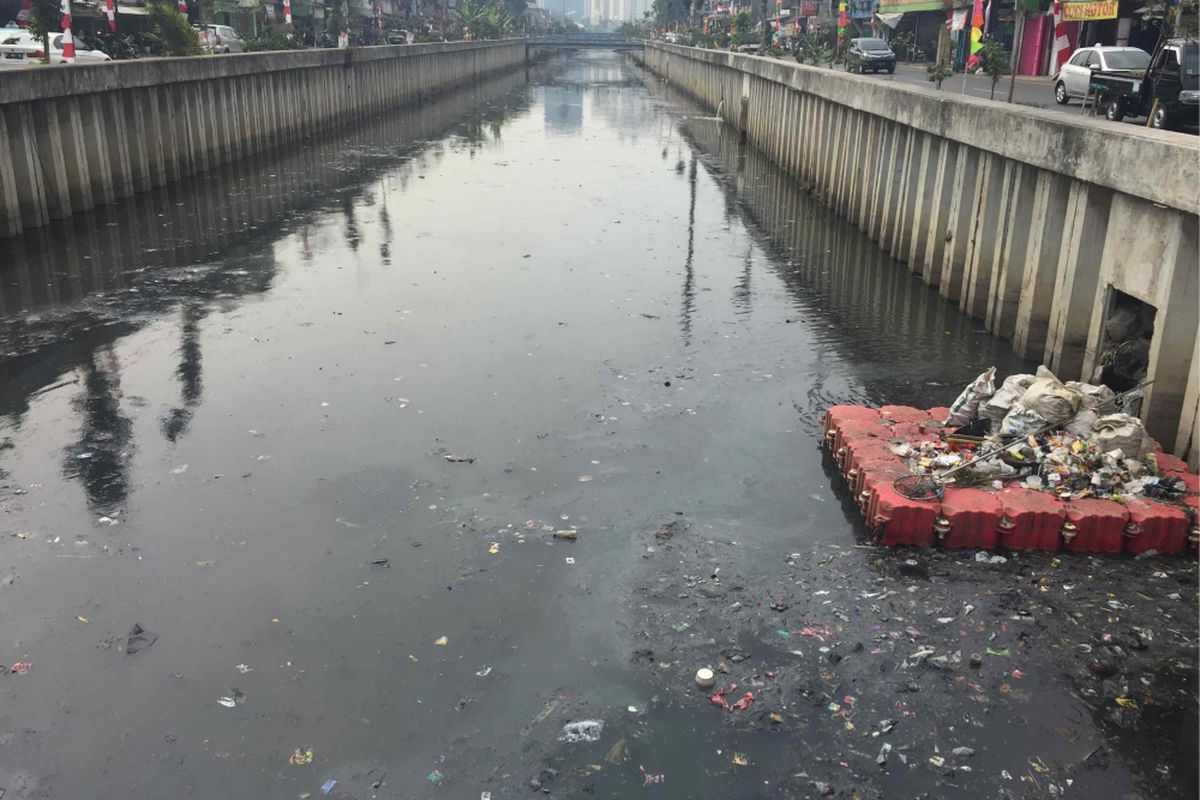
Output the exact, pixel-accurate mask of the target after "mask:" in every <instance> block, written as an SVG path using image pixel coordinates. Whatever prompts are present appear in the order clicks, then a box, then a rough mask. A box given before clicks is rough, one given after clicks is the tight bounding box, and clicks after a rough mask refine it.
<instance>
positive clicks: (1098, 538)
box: [713, 406, 1200, 705]
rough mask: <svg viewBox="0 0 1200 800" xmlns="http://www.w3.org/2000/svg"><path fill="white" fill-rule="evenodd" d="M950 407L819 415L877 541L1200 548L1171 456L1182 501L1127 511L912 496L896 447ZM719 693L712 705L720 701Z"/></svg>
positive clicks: (1190, 495) (920, 436) (1170, 473)
mask: <svg viewBox="0 0 1200 800" xmlns="http://www.w3.org/2000/svg"><path fill="white" fill-rule="evenodd" d="M948 414H949V409H946V408H941V407H939V408H932V409H929V410H928V411H924V410H922V409H918V408H913V407H911V406H884V407H882V408H881V409H878V410H876V409H871V408H863V407H861V406H834V407H832V408H830V409H829V410H828V411H827V412H826V414H825V416H824V417H823V419H822V423H823V426H824V430H825V432H826V437H825V439H824V442H825V445H826V446H827V447H828V448H829V449H830V451H831V452H832V453H833V455H834V457H835V459H836V460H837V462H838V466H839V467H840V469H841V470H842V474H843V477H845V478H846V481H847V483H848V484H849V487H850V490H851V492H853V497H854V501H855V502H856V503H857V504H858V506H859V508H860V509H861V510H862V512H863V516H864V518H865V519H866V521H867V524H868V526H869V527H870V528H871V530H872V532H873V533H874V534H875V536H876V538H877V540H878V541H880V542H881V543H882V544H886V545H892V546H896V545H911V546H915V547H929V546H932V545H934V544H935V543H937V542H938V541H939V540H940V541H941V542H942V543H943V544H944V545H945V546H946V547H950V548H978V549H991V548H994V547H996V546H997V545H1003V546H1004V547H1006V548H1008V549H1011V550H1025V549H1036V550H1047V551H1054V550H1058V549H1059V547H1064V548H1065V549H1067V550H1069V551H1072V552H1084V553H1120V552H1122V551H1127V552H1130V553H1144V552H1147V551H1149V550H1154V551H1156V552H1159V553H1164V554H1167V553H1171V554H1174V553H1180V552H1182V551H1184V550H1185V549H1187V547H1188V544H1189V542H1190V543H1191V544H1192V547H1193V548H1197V547H1200V525H1197V523H1196V519H1197V513H1198V512H1200V476H1197V475H1195V474H1192V473H1191V472H1189V471H1188V469H1187V465H1186V464H1185V463H1184V462H1183V461H1182V460H1180V459H1178V458H1176V457H1175V456H1172V455H1169V454H1161V452H1160V454H1159V455H1158V456H1157V458H1158V463H1159V467H1160V470H1161V471H1162V474H1163V478H1164V479H1179V480H1182V481H1183V483H1184V485H1185V486H1186V487H1187V493H1186V494H1185V495H1184V496H1183V499H1182V505H1183V506H1186V507H1187V508H1181V507H1179V506H1172V505H1168V504H1166V503H1161V502H1156V501H1154V500H1151V499H1149V498H1145V499H1143V498H1140V497H1139V498H1133V499H1131V500H1130V501H1129V504H1128V507H1126V506H1124V505H1121V504H1119V503H1116V502H1113V501H1111V500H1101V499H1098V498H1083V499H1079V500H1073V501H1070V502H1065V503H1064V502H1063V501H1061V500H1059V499H1058V498H1057V497H1056V496H1055V495H1053V494H1051V493H1049V492H1043V491H1037V490H1034V489H1027V488H1025V487H1023V486H1021V485H1019V484H1016V483H1014V484H1010V485H1009V486H1007V487H1006V488H1004V489H1002V490H1000V491H989V490H985V489H976V488H970V487H964V488H955V487H954V486H949V487H947V488H946V490H945V493H944V497H943V498H942V499H941V500H940V501H937V502H930V501H921V500H910V499H908V498H906V497H903V496H902V495H900V494H899V493H898V492H896V490H895V486H894V485H893V484H894V482H895V481H896V480H897V479H898V478H902V477H905V476H908V475H910V474H911V472H910V467H909V464H908V461H907V459H904V458H901V457H900V456H897V455H896V454H895V453H894V452H892V448H893V447H894V446H895V444H896V443H897V442H909V443H917V442H920V441H923V440H925V439H928V438H929V437H930V436H936V435H938V434H939V433H940V432H941V428H942V425H941V420H942V419H945V417H946V416H947V415H948ZM729 691H732V688H731V689H730V690H729ZM724 694H725V693H723V692H719V693H718V694H717V695H716V696H715V699H714V700H713V702H714V703H715V704H717V705H720V704H721V703H720V702H718V701H719V700H723V697H724Z"/></svg>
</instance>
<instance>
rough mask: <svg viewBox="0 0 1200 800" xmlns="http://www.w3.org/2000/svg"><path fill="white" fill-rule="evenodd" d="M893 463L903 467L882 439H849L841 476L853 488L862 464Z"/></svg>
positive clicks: (890, 447)
mask: <svg viewBox="0 0 1200 800" xmlns="http://www.w3.org/2000/svg"><path fill="white" fill-rule="evenodd" d="M868 461H870V462H884V463H886V462H888V461H891V462H894V463H896V464H900V465H902V466H903V462H902V461H901V460H900V457H899V456H898V455H896V454H895V453H893V452H892V446H891V444H889V443H888V442H887V441H886V440H883V439H851V440H850V441H848V442H846V458H845V461H843V463H842V475H844V476H845V478H846V480H847V481H848V482H849V483H850V485H851V486H853V485H854V484H855V483H856V482H857V478H858V475H859V474H861V472H862V464H863V463H864V462H868Z"/></svg>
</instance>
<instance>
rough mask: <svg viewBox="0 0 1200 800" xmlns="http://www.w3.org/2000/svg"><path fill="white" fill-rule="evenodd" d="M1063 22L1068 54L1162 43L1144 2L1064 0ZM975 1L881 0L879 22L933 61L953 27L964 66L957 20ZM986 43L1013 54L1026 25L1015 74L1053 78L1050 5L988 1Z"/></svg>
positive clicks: (1045, 1) (963, 35) (1033, 0)
mask: <svg viewBox="0 0 1200 800" xmlns="http://www.w3.org/2000/svg"><path fill="white" fill-rule="evenodd" d="M1062 5H1063V12H1062V14H1063V22H1064V26H1065V28H1066V32H1067V40H1068V42H1069V45H1070V48H1069V49H1070V50H1072V51H1073V50H1074V49H1075V48H1077V47H1086V46H1089V45H1095V44H1099V45H1117V46H1122V47H1125V46H1128V47H1140V48H1141V49H1143V50H1145V51H1146V52H1151V51H1152V50H1153V49H1154V45H1155V43H1156V42H1157V41H1158V36H1159V31H1160V27H1161V18H1157V17H1156V16H1155V7H1154V6H1153V5H1151V4H1150V3H1147V2H1145V0H1063V4H1062ZM970 7H971V0H879V4H878V8H877V9H876V16H877V18H878V19H879V20H880V21H881V22H882V23H883V26H882V29H883V30H884V31H885V33H886V34H887V35H888V37H889V38H891V37H894V36H896V35H898V34H904V33H908V34H911V35H912V37H913V39H914V40H915V41H916V43H917V45H918V46H919V47H921V49H923V50H924V51H925V53H926V54H927V55H928V57H929V58H930V59H932V58H933V56H934V54H935V53H936V52H937V40H938V34H939V31H940V29H941V28H942V26H950V27H951V35H952V39H953V40H954V41H955V43H956V48H955V49H956V54H955V55H956V58H955V64H956V66H958V67H961V66H962V65H963V63H964V61H965V52H964V51H965V49H966V48H965V43H966V41H967V36H968V35H969V32H968V31H966V30H954V28H955V27H956V26H955V24H954V21H955V18H956V12H957V16H960V17H963V18H965V17H966V16H969V9H970ZM985 14H986V18H987V24H986V26H985V28H984V37H985V39H986V40H990V41H997V42H1000V43H1001V44H1002V45H1004V46H1005V47H1006V48H1008V49H1009V50H1010V51H1011V49H1012V46H1013V42H1014V41H1015V39H1016V36H1015V33H1016V27H1017V25H1018V24H1021V25H1022V26H1023V30H1022V32H1021V37H1020V54H1019V58H1018V60H1017V72H1018V74H1020V75H1049V74H1052V73H1053V72H1055V71H1056V64H1057V62H1056V61H1055V58H1054V53H1053V48H1054V38H1055V37H1054V18H1053V14H1052V10H1051V1H1050V0H1021V2H1020V3H1019V4H1018V3H1017V2H1015V0H991V2H987V0H985Z"/></svg>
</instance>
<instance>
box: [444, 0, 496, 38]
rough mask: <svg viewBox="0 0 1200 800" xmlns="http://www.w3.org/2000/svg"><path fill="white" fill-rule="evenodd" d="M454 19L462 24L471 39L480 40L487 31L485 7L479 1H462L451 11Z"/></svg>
mask: <svg viewBox="0 0 1200 800" xmlns="http://www.w3.org/2000/svg"><path fill="white" fill-rule="evenodd" d="M453 14H454V19H455V20H457V21H458V22H459V23H461V24H462V26H463V28H465V29H466V31H467V36H468V37H470V38H471V39H482V38H483V37H484V33H485V31H486V30H487V14H488V10H487V7H486V6H485V5H484V3H483V2H481V0H462V3H460V4H459V6H458V8H456V9H454V11H453Z"/></svg>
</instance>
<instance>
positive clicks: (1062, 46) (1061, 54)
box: [1050, 0, 1071, 75]
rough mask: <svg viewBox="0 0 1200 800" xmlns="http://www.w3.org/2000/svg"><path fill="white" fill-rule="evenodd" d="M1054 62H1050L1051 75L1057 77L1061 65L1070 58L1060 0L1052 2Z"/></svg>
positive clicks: (1069, 42) (1068, 42) (1068, 41)
mask: <svg viewBox="0 0 1200 800" xmlns="http://www.w3.org/2000/svg"><path fill="white" fill-rule="evenodd" d="M1053 53H1054V60H1053V61H1052V62H1051V66H1052V67H1053V71H1052V72H1051V73H1050V74H1051V75H1057V74H1058V73H1059V72H1061V71H1062V66H1063V64H1065V63H1067V59H1068V58H1070V57H1071V39H1070V38H1069V37H1068V36H1067V23H1065V22H1063V18H1062V0H1054V47H1053Z"/></svg>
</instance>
